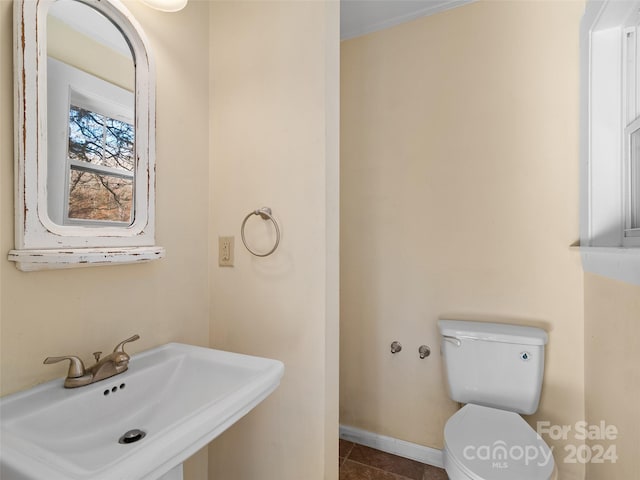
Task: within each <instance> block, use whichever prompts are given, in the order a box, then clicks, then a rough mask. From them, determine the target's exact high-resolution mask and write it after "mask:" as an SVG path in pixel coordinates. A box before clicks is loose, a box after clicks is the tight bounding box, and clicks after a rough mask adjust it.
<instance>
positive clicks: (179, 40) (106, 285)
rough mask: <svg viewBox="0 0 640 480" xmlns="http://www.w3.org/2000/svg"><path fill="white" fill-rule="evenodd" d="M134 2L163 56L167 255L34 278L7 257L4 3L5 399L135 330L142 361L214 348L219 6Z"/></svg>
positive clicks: (3, 13)
mask: <svg viewBox="0 0 640 480" xmlns="http://www.w3.org/2000/svg"><path fill="white" fill-rule="evenodd" d="M127 6H128V7H129V8H130V10H131V11H132V13H133V14H134V16H135V17H136V19H137V20H138V21H139V22H140V23H141V24H142V27H143V28H144V30H145V32H146V34H147V36H148V38H149V42H150V45H151V48H152V52H153V54H154V56H155V60H156V67H157V78H158V80H157V117H158V123H157V128H158V130H157V172H158V174H157V204H156V205H157V241H158V244H160V245H162V246H164V247H166V249H167V257H166V258H165V259H163V260H160V261H157V262H152V263H149V264H145V265H131V266H116V267H93V268H84V269H83V268H79V269H71V270H57V271H44V272H32V273H23V272H19V271H18V270H17V269H16V268H15V266H14V264H13V263H11V262H9V261H7V260H6V253H7V252H8V250H9V249H11V248H13V147H12V143H13V142H12V140H13V125H12V119H13V95H12V82H13V76H12V49H11V43H12V7H13V4H12V2H6V1H0V72H1V73H0V82H1V83H0V100H1V106H0V185H1V194H0V210H1V215H2V216H1V220H0V221H1V224H0V225H1V227H0V229H1V234H0V245H1V248H0V252H2V257H1V258H0V279H1V284H2V290H1V295H0V297H1V308H2V310H1V318H0V321H1V356H0V361H1V367H0V368H1V374H2V375H1V376H2V379H1V383H0V387H1V392H2V394H8V393H11V392H15V391H18V390H21V389H24V388H27V387H30V386H32V385H35V384H37V383H40V382H42V381H45V380H50V379H53V378H56V377H61V376H64V374H65V373H66V367H65V366H64V365H62V364H60V365H42V360H43V359H44V357H46V356H48V355H61V354H68V353H76V354H79V355H81V356H82V357H83V358H84V359H85V360H87V361H88V360H89V359H90V358H91V352H93V351H96V350H102V351H109V349H110V348H113V346H114V345H115V344H116V343H117V342H118V341H120V340H121V339H123V338H126V337H128V336H130V335H132V334H133V333H139V334H140V336H141V339H140V340H139V341H137V342H135V343H133V344H131V345H130V346H129V348H128V350H129V351H130V352H132V353H135V352H139V351H141V350H146V349H148V348H151V347H153V346H156V345H159V344H162V343H166V342H168V341H179V342H187V343H191V344H197V345H207V344H208V343H209V304H208V298H209V278H208V276H209V270H208V266H207V262H206V259H207V255H208V248H209V242H208V240H207V233H208V232H207V224H206V219H207V215H208V209H209V206H208V187H209V185H208V170H209V157H208V148H209V146H208V140H207V136H208V133H209V131H208V125H209V117H208V104H207V98H208V89H209V84H208V74H209V72H208V48H207V45H208V32H209V24H208V5H207V4H206V3H203V2H190V4H189V6H188V7H187V8H186V9H185V10H184V11H183V12H181V13H179V14H174V15H167V14H161V13H160V12H154V11H152V10H150V9H148V8H146V7H144V6H143V5H141V4H140V3H139V2H134V1H129V2H127ZM167 32H171V35H170V36H167ZM193 45H200V46H201V47H200V48H193ZM187 120H188V121H187ZM109 306H111V307H109ZM186 470H187V476H186V478H187V479H189V480H191V479H205V478H207V474H206V470H207V461H206V452H204V455H203V454H200V455H198V456H197V457H196V458H195V459H194V460H193V461H190V462H189V464H188V465H187V467H186Z"/></svg>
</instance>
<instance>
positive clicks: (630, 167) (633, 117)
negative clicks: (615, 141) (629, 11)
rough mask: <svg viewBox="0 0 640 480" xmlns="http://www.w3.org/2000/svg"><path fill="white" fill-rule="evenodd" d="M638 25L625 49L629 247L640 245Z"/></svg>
mask: <svg viewBox="0 0 640 480" xmlns="http://www.w3.org/2000/svg"><path fill="white" fill-rule="evenodd" d="M637 20H638V19H637V15H636V14H635V12H634V14H633V15H631V18H630V21H631V23H636V22H637ZM639 40H640V39H639V38H638V25H637V23H636V24H632V25H630V26H627V27H626V28H625V29H624V37H623V41H624V46H623V58H624V64H623V72H622V78H623V82H624V85H623V91H622V95H623V99H622V103H623V107H624V110H625V111H624V118H625V121H624V123H625V129H624V142H625V147H626V148H625V152H624V166H623V174H622V176H623V183H624V185H623V187H624V188H623V190H622V193H623V202H624V206H623V207H624V237H623V241H622V244H623V246H625V247H634V246H640V95H638V90H639V80H640V74H639V72H638V69H640V61H639V59H638V55H639V53H640V48H639V45H638V42H639Z"/></svg>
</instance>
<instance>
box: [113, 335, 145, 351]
mask: <svg viewBox="0 0 640 480" xmlns="http://www.w3.org/2000/svg"><path fill="white" fill-rule="evenodd" d="M139 338H140V335H138V334H135V335H134V336H133V337H129V338H127V339H126V340H123V341H121V342H120V343H119V344H118V345H116V348H114V349H113V353H117V352H120V353H126V352H125V351H124V344H125V343H129V342H135V341H136V340H138V339H139Z"/></svg>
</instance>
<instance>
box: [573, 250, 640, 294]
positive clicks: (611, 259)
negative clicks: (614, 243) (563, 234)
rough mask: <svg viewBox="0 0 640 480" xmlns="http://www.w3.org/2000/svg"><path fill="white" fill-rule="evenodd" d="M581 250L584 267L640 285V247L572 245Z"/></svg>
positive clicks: (587, 269)
mask: <svg viewBox="0 0 640 480" xmlns="http://www.w3.org/2000/svg"><path fill="white" fill-rule="evenodd" d="M572 249H575V250H578V251H580V256H581V257H582V268H583V269H584V271H585V272H590V273H595V274H597V275H602V276H604V277H609V278H613V279H615V280H620V281H622V282H626V283H631V284H633V285H640V248H622V247H572Z"/></svg>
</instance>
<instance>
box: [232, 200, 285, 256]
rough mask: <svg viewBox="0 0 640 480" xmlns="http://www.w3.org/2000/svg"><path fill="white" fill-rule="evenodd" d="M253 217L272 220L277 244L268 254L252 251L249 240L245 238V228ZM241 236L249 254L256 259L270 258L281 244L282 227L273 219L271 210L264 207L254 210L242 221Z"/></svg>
mask: <svg viewBox="0 0 640 480" xmlns="http://www.w3.org/2000/svg"><path fill="white" fill-rule="evenodd" d="M252 215H260V216H261V217H262V219H263V220H271V222H272V223H273V226H274V227H275V229H276V243H275V244H274V245H273V248H272V249H271V250H269V251H268V252H267V253H257V252H254V251H253V250H251V248H250V247H249V245H247V239H246V238H245V237H244V226H245V225H246V224H247V220H249V217H251V216H252ZM240 235H241V236H242V243H244V246H245V248H246V249H247V250H249V253H251V254H252V255H255V256H256V257H268V256H269V255H271V254H272V253H273V252H275V251H276V248H278V245H279V244H280V227H278V222H276V219H275V218H273V215H272V213H271V209H270V208H269V207H262V208H259V209H257V210H254V211H253V212H249V214H248V215H247V216H246V217H244V220H243V221H242V227H240Z"/></svg>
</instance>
